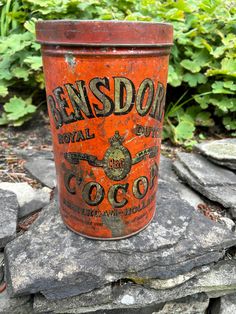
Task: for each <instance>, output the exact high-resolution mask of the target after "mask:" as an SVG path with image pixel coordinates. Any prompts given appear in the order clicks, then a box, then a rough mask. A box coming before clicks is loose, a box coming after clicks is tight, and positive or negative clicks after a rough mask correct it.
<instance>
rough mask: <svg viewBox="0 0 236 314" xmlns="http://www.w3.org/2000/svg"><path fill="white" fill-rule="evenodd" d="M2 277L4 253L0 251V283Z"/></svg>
mask: <svg viewBox="0 0 236 314" xmlns="http://www.w3.org/2000/svg"><path fill="white" fill-rule="evenodd" d="M3 278H4V254H3V253H2V252H0V283H1V282H2V280H3Z"/></svg>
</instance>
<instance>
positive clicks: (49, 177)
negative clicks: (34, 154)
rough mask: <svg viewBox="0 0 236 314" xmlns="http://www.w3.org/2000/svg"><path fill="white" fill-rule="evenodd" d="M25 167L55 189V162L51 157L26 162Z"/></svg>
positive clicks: (36, 177)
mask: <svg viewBox="0 0 236 314" xmlns="http://www.w3.org/2000/svg"><path fill="white" fill-rule="evenodd" d="M24 167H25V169H26V170H27V171H28V172H29V173H30V174H31V175H32V177H33V178H35V179H36V180H38V181H40V182H41V183H42V184H44V185H46V186H48V187H49V188H51V189H53V188H54V187H55V186H56V169H55V163H54V161H52V160H49V159H43V158H40V159H35V160H32V161H27V162H26V163H25V164H24Z"/></svg>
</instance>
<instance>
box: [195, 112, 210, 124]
mask: <svg viewBox="0 0 236 314" xmlns="http://www.w3.org/2000/svg"><path fill="white" fill-rule="evenodd" d="M195 124H196V125H200V126H206V127H211V126H214V125H215V123H214V120H213V119H212V118H211V114H210V112H200V113H199V114H198V115H197V116H196V120H195Z"/></svg>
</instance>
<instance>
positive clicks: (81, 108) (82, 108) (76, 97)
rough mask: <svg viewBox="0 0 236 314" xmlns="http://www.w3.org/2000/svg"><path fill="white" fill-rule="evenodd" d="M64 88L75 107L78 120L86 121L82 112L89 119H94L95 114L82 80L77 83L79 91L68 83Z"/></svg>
mask: <svg viewBox="0 0 236 314" xmlns="http://www.w3.org/2000/svg"><path fill="white" fill-rule="evenodd" d="M64 86H65V88H66V90H67V93H68V96H69V98H70V101H71V104H72V106H73V109H74V112H75V118H76V120H84V117H83V115H82V113H81V112H83V113H84V115H85V116H86V117H87V118H94V114H93V112H92V109H91V106H90V103H89V98H88V94H87V90H86V86H85V82H84V81H82V80H81V81H76V86H77V89H78V90H77V89H76V87H75V86H74V85H73V84H69V83H68V84H65V85H64Z"/></svg>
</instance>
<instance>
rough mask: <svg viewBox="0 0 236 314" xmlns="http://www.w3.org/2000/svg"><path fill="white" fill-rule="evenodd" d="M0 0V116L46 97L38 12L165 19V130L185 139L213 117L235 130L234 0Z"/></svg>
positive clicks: (16, 118)
mask: <svg viewBox="0 0 236 314" xmlns="http://www.w3.org/2000/svg"><path fill="white" fill-rule="evenodd" d="M0 4H1V34H0V35H1V39H0V96H2V103H4V102H5V105H4V106H3V107H4V112H3V114H2V117H1V118H0V124H6V123H8V124H11V125H15V126H18V125H21V124H22V123H23V122H24V121H25V120H27V119H29V118H30V117H31V115H32V114H33V113H34V112H35V110H36V109H37V107H36V106H38V102H41V101H42V102H44V101H45V100H44V98H45V96H44V94H43V93H42V91H43V89H44V83H43V75H42V64H41V58H40V47H39V45H38V44H37V43H35V35H34V23H35V21H36V20H37V19H64V18H67V19H105V20H109V19H125V20H141V21H163V20H164V21H167V22H170V23H172V24H173V26H174V30H175V42H174V47H173V49H172V53H171V58H170V67H169V78H168V82H169V85H170V86H171V89H170V92H169V96H168V104H167V110H166V118H165V121H166V123H165V128H164V137H170V138H171V140H172V141H173V142H175V143H184V142H185V141H186V140H187V141H191V139H192V137H193V134H194V131H195V128H196V127H197V126H201V127H203V128H207V127H212V126H214V124H215V123H216V122H217V124H222V125H224V127H225V129H226V130H227V131H229V132H231V133H232V134H235V130H236V99H235V91H236V59H235V56H236V49H235V48H236V8H235V4H234V1H229V0H225V1H222V0H200V1H199V0H176V1H173V0H163V1H156V0H86V1H84V0H22V1H17V0H6V1H2V2H0ZM40 90H41V92H40ZM39 99H40V101H39ZM14 108H16V109H14ZM13 109H14V110H13ZM13 111H14V114H13Z"/></svg>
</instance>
